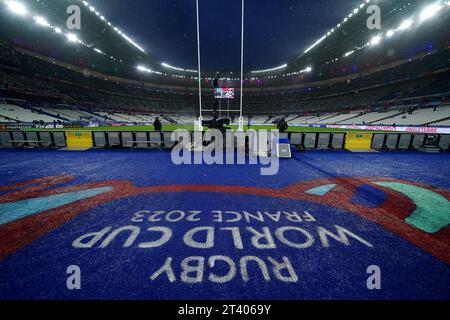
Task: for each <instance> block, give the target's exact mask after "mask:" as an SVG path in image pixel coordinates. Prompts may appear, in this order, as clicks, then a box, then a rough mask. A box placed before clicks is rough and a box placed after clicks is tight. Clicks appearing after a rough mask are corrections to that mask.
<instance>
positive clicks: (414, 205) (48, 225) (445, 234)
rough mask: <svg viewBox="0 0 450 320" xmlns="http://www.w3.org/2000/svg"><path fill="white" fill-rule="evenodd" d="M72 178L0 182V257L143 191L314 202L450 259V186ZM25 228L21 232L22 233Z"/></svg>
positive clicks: (381, 181) (349, 180)
mask: <svg viewBox="0 0 450 320" xmlns="http://www.w3.org/2000/svg"><path fill="white" fill-rule="evenodd" d="M73 179H74V178H73V177H71V176H54V177H45V178H40V179H35V180H30V181H26V182H22V183H17V184H14V185H9V186H2V187H0V193H1V195H0V234H1V237H0V260H1V259H4V258H5V257H7V256H8V255H10V254H12V253H14V252H17V251H18V250H20V249H21V248H23V247H25V246H27V245H28V244H30V243H32V242H33V241H35V240H37V239H39V238H41V237H42V236H44V235H46V234H47V233H49V232H51V231H53V230H55V229H57V228H58V227H60V226H61V225H62V224H64V223H66V222H68V221H70V220H72V219H74V218H76V217H77V216H78V215H80V214H82V213H83V212H87V211H89V210H90V209H93V208H95V207H97V206H99V205H102V204H104V203H109V202H112V201H115V200H120V199H126V198H128V197H132V196H136V195H143V194H161V193H180V192H194V193H195V192H200V193H216V194H220V193H223V194H239V195H253V196H261V197H267V198H279V199H290V200H301V201H305V202H311V203H318V204H322V205H326V206H330V207H334V208H337V209H342V210H345V211H346V212H351V213H353V214H357V215H359V216H361V217H363V218H366V219H368V220H370V221H373V222H375V223H377V224H379V225H381V226H382V227H384V228H386V229H387V230H389V231H391V232H393V233H395V234H396V235H398V236H400V237H402V238H403V239H405V240H408V241H409V242H411V243H413V244H415V245H416V246H417V247H419V248H422V249H424V250H426V251H427V252H429V253H431V254H433V255H434V256H436V257H437V258H439V259H440V260H442V261H444V262H446V263H447V264H450V245H449V242H450V241H449V240H450V233H449V227H448V226H449V224H450V202H449V199H450V192H449V191H447V190H443V189H439V188H434V187H431V186H427V185H423V184H418V183H413V182H410V181H405V180H398V179H389V178H363V177H356V178H333V179H318V180H312V181H305V182H300V183H297V184H294V185H291V186H288V187H286V188H282V189H270V188H258V187H238V186H220V185H218V186H213V185H172V186H149V187H136V186H134V184H133V183H132V182H130V181H117V180H112V181H105V182H96V183H88V184H83V185H77V186H67V187H59V188H57V186H58V185H61V184H65V183H68V182H71V181H72V180H73ZM361 188H365V189H367V188H369V189H371V190H372V191H374V192H377V191H378V192H381V193H382V194H383V197H381V198H380V200H379V203H378V204H373V203H372V204H370V205H368V204H367V203H364V201H361V199H358V197H357V194H358V192H359V191H360V190H361ZM25 230H26V232H24V231H25Z"/></svg>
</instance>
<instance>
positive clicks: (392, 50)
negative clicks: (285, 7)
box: [0, 0, 450, 81]
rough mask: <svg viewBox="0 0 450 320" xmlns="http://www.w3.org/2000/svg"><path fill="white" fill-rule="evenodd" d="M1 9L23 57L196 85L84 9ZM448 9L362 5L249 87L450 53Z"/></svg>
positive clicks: (441, 1) (42, 0)
mask: <svg viewBox="0 0 450 320" xmlns="http://www.w3.org/2000/svg"><path fill="white" fill-rule="evenodd" d="M73 4H77V5H79V7H80V9H81V14H82V17H83V28H82V29H81V30H68V29H67V27H66V21H67V17H68V15H67V8H68V7H70V6H71V5H73ZM372 4H376V5H378V6H379V7H380V9H381V12H382V15H381V18H382V21H381V23H382V28H381V29H380V30H369V29H368V28H367V23H366V22H367V19H368V17H369V16H370V14H368V13H367V9H368V7H369V6H370V5H372ZM0 5H1V6H2V7H3V8H2V13H1V22H0V27H1V28H2V30H4V31H3V32H2V37H7V38H8V40H9V41H12V42H13V43H14V44H15V45H17V46H20V47H23V48H25V49H29V50H35V51H36V52H39V53H41V54H45V55H47V56H50V57H52V58H55V59H57V60H63V61H67V62H69V63H74V64H76V65H80V66H82V67H86V68H92V69H95V70H99V71H102V72H107V73H111V74H114V75H120V76H123V77H131V78H136V77H145V76H148V77H150V76H152V75H156V76H158V79H159V80H160V79H161V77H162V78H164V77H167V79H168V81H171V80H174V79H178V78H181V79H192V80H195V78H196V73H195V72H196V70H190V69H184V68H182V67H181V68H180V67H173V66H170V65H167V64H164V63H163V61H158V59H157V58H156V57H154V56H152V54H151V53H149V52H147V51H146V49H145V48H144V47H143V46H142V45H141V44H139V43H138V42H137V41H135V40H134V39H133V35H129V34H125V33H124V32H123V31H121V30H120V29H119V28H117V27H116V26H115V25H114V24H113V23H112V22H110V21H109V20H108V17H105V16H103V14H102V13H101V12H99V11H97V9H96V8H94V7H92V6H91V5H90V4H89V2H87V1H81V0H58V1H55V0H0ZM3 9H7V10H3ZM449 9H450V1H447V0H429V1H423V0H421V1H414V0H362V2H361V4H360V5H359V6H357V7H355V8H354V10H353V11H352V12H350V13H343V19H342V21H341V22H339V23H338V24H336V25H335V26H330V29H329V31H328V32H327V33H325V34H324V35H323V36H322V37H321V38H319V39H317V41H316V42H315V43H313V44H311V46H309V47H308V48H305V50H304V52H301V53H299V56H298V57H297V58H296V59H294V60H293V61H291V62H289V63H287V64H285V65H282V66H279V67H276V66H275V67H271V66H268V68H267V69H264V70H253V71H248V72H247V73H246V79H247V80H252V79H253V80H255V79H267V78H269V79H270V78H284V77H288V78H289V79H291V81H295V79H298V76H302V75H304V74H309V73H313V74H314V77H328V76H332V75H333V74H334V69H343V68H344V69H352V68H353V69H354V68H355V66H357V67H356V69H354V70H353V71H356V70H357V69H359V68H361V63H362V62H364V63H367V62H369V63H372V61H373V63H375V64H376V63H378V64H380V63H384V62H386V63H387V62H388V61H387V60H389V58H392V59H393V58H404V57H405V56H407V55H409V54H414V53H418V52H420V51H421V50H422V47H423V44H424V43H425V44H426V45H429V44H430V45H431V46H432V47H433V48H435V47H446V46H448V41H449V39H448V30H449V29H450V26H449V21H450V19H449V15H450V13H449V12H450V10H449ZM443 31H444V32H443ZM425 49H427V48H425ZM386 51H387V52H388V53H386ZM416 51H417V52H416ZM385 60H386V61H385ZM330 70H333V72H331V71H330ZM230 71H235V70H230ZM139 73H140V75H138V74H139ZM238 73H239V72H235V74H238ZM203 76H204V77H205V78H212V77H214V76H215V73H214V72H208V70H206V72H205V73H203ZM292 79H294V80H292Z"/></svg>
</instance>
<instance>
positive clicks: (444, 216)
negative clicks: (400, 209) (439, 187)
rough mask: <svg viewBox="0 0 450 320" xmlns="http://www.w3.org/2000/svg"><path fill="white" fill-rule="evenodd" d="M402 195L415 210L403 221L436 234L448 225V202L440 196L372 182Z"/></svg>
mask: <svg viewBox="0 0 450 320" xmlns="http://www.w3.org/2000/svg"><path fill="white" fill-rule="evenodd" d="M374 184H377V185H379V186H382V187H387V188H390V189H393V190H395V191H398V192H400V193H403V194H404V195H405V196H407V197H408V198H410V199H411V200H412V201H414V203H415V204H416V210H414V212H413V213H411V215H410V216H409V217H407V218H406V219H405V221H406V222H407V223H409V224H410V225H412V226H414V227H416V228H418V229H420V230H423V231H425V232H427V233H436V232H438V231H439V230H441V229H443V228H445V227H446V226H447V225H448V224H450V202H449V201H448V200H447V199H446V198H445V197H443V196H441V195H440V194H438V193H436V192H433V191H431V190H428V189H425V188H421V187H418V186H414V185H410V184H406V183H397V182H381V181H380V182H374Z"/></svg>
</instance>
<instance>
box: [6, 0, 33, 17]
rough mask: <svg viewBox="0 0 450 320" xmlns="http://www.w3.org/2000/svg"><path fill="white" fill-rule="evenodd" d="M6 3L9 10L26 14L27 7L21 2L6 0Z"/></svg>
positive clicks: (22, 14)
mask: <svg viewBox="0 0 450 320" xmlns="http://www.w3.org/2000/svg"><path fill="white" fill-rule="evenodd" d="M6 5H7V6H8V9H9V11H11V12H13V13H15V14H18V15H20V16H25V15H27V14H28V10H27V8H26V7H25V6H24V5H23V4H22V3H21V2H18V1H13V0H11V1H7V2H6Z"/></svg>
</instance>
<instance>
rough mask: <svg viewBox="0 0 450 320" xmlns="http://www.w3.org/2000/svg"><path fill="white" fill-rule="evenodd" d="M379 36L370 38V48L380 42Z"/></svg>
mask: <svg viewBox="0 0 450 320" xmlns="http://www.w3.org/2000/svg"><path fill="white" fill-rule="evenodd" d="M381 39H382V38H381V36H375V37H373V38H372V40H370V45H372V46H376V45H378V44H379V43H380V42H381Z"/></svg>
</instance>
